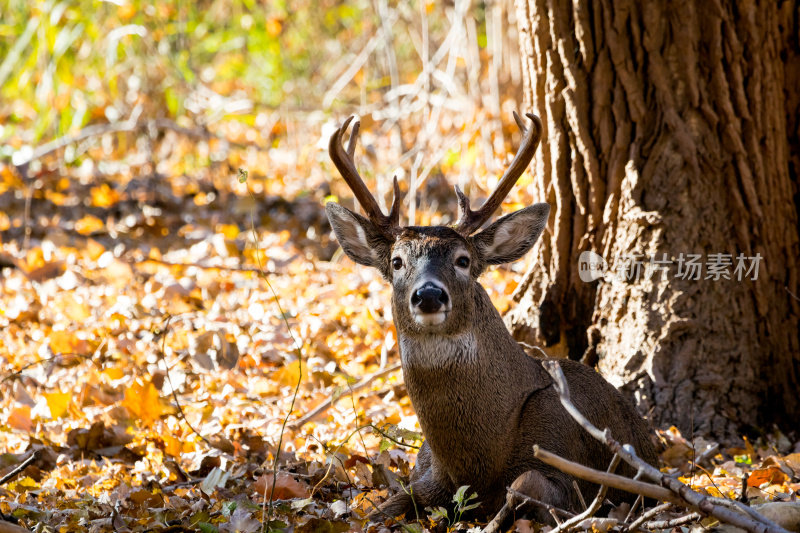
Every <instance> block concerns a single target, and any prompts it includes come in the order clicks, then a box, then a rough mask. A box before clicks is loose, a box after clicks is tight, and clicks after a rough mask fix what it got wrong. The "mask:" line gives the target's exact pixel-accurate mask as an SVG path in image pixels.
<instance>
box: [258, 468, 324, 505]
mask: <svg viewBox="0 0 800 533" xmlns="http://www.w3.org/2000/svg"><path fill="white" fill-rule="evenodd" d="M272 480H273V474H270V473H267V474H263V475H262V476H261V477H259V478H258V479H257V480H256V481H255V483H253V491H255V492H257V493H258V494H259V495H261V496H265V495H266V497H267V498H269V497H270V494H271V495H272V498H273V499H275V500H291V499H293V498H308V497H309V496H311V492H310V491H309V489H308V485H306V484H305V483H303V482H301V481H298V480H296V479H295V478H293V477H292V476H291V475H290V474H288V473H286V472H280V473H278V476H277V480H276V481H275V491H274V492H273V490H272Z"/></svg>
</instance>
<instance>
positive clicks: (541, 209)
mask: <svg viewBox="0 0 800 533" xmlns="http://www.w3.org/2000/svg"><path fill="white" fill-rule="evenodd" d="M549 215H550V205H549V204H545V203H541V204H534V205H532V206H530V207H526V208H525V209H520V210H519V211H516V212H514V213H511V214H510V215H506V216H504V217H501V218H499V219H497V221H495V222H494V223H493V224H491V225H490V226H489V227H488V228H486V229H485V230H483V231H481V232H480V233H478V234H477V235H474V236H472V237H470V239H471V240H472V244H473V245H474V246H475V249H476V250H477V251H478V254H480V256H481V258H482V259H483V261H484V262H485V263H487V264H490V265H499V264H502V263H510V262H512V261H516V260H517V259H519V258H520V257H522V256H523V255H525V254H526V253H527V252H528V251H529V250H530V249H531V248H533V245H534V244H535V243H536V239H538V238H539V235H541V234H542V231H543V230H544V227H545V226H546V225H547V217H548V216H549Z"/></svg>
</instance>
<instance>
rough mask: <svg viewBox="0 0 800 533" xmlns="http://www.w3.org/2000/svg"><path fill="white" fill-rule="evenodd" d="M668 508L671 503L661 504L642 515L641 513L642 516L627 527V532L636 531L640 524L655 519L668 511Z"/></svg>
mask: <svg viewBox="0 0 800 533" xmlns="http://www.w3.org/2000/svg"><path fill="white" fill-rule="evenodd" d="M670 507H672V504H671V503H662V504H661V505H656V506H655V507H653V508H652V509H650V510H649V511H645V512H644V513H642V516H640V517H639V518H637V519H636V520H634V521H633V522H631V523H630V525H629V526H628V531H636V530H637V529H639V527H640V526H641V525H642V524H644V523H645V522H647V521H648V520H650V519H651V518H655V517H656V516H658V515H659V514H661V513H663V512H664V511H666V510H668V509H669V508H670Z"/></svg>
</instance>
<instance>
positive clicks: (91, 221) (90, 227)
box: [75, 215, 106, 235]
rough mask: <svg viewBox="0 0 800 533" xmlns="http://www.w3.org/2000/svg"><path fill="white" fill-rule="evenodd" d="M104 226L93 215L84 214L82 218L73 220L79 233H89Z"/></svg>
mask: <svg viewBox="0 0 800 533" xmlns="http://www.w3.org/2000/svg"><path fill="white" fill-rule="evenodd" d="M105 227H106V225H105V224H103V221H102V220H100V219H99V218H97V217H96V216H93V215H86V216H85V217H83V218H82V219H80V220H78V221H77V222H75V231H77V232H78V233H80V234H81V235H89V234H91V233H95V232H97V231H100V230H102V229H104V228H105Z"/></svg>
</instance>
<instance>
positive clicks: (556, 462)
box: [533, 445, 684, 505]
mask: <svg viewBox="0 0 800 533" xmlns="http://www.w3.org/2000/svg"><path fill="white" fill-rule="evenodd" d="M533 455H534V457H536V458H537V459H539V460H541V461H542V462H544V463H547V464H549V465H550V466H554V467H556V468H558V469H559V470H561V471H562V472H565V473H567V474H570V475H571V476H575V477H577V478H580V479H585V480H586V481H591V482H592V483H597V484H598V485H608V486H609V487H613V488H615V489H620V490H624V491H627V492H631V493H633V494H641V495H642V496H644V497H646V498H653V499H656V500H661V501H669V502H672V503H675V504H678V505H683V504H684V502H683V501H682V500H681V499H680V497H678V496H676V495H674V494H673V493H672V492H671V491H669V490H668V489H665V488H664V487H659V486H658V485H653V484H652V483H645V482H643V481H636V480H635V479H631V478H628V477H625V476H620V475H617V474H609V473H607V472H601V471H600V470H595V469H594V468H589V467H588V466H584V465H582V464H579V463H575V462H573V461H570V460H568V459H564V458H563V457H560V456H558V455H556V454H554V453H552V452H549V451H547V450H544V449H542V448H540V447H539V446H536V445H535V446H534V447H533Z"/></svg>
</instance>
